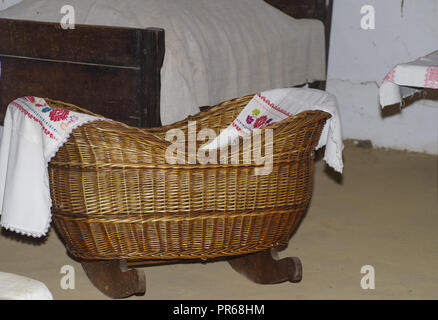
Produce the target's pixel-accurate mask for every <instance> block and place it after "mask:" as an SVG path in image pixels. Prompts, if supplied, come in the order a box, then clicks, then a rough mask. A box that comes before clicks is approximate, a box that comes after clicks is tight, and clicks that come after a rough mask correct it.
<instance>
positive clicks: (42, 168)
mask: <svg viewBox="0 0 438 320" xmlns="http://www.w3.org/2000/svg"><path fill="white" fill-rule="evenodd" d="M100 119H103V118H97V117H94V116H90V115H87V114H82V113H76V112H72V111H68V110H63V109H52V108H50V107H49V106H48V105H47V104H46V102H45V101H44V99H41V98H36V97H23V98H19V99H16V100H14V101H13V102H11V103H10V104H9V106H8V109H7V111H6V116H5V121H4V130H3V134H2V137H1V140H0V214H1V221H0V223H1V226H2V227H4V228H6V229H8V230H11V231H15V232H18V233H21V234H23V235H27V236H32V237H41V236H44V235H46V233H47V231H48V229H49V226H50V222H51V212H50V209H51V206H52V201H51V197H50V185H49V176H48V170H47V167H48V163H49V161H50V159H51V158H52V157H53V156H54V155H55V154H56V152H57V151H58V149H59V148H60V147H61V146H62V145H63V144H64V142H65V141H67V138H68V136H69V135H70V133H71V131H72V130H73V129H74V128H76V127H78V126H80V125H82V124H84V123H87V122H90V121H96V120H100Z"/></svg>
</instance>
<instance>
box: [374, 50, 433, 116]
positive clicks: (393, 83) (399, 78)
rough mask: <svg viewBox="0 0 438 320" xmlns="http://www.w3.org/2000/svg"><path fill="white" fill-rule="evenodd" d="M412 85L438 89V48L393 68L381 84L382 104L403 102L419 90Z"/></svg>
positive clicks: (383, 105)
mask: <svg viewBox="0 0 438 320" xmlns="http://www.w3.org/2000/svg"><path fill="white" fill-rule="evenodd" d="M411 87H419V88H431V89H438V50H437V51H434V52H432V53H430V54H428V55H427V56H425V57H422V58H419V59H417V60H415V61H412V62H408V63H402V64H398V65H396V66H395V67H394V68H392V70H391V71H390V72H389V73H388V74H387V75H386V77H385V78H384V79H383V82H382V84H381V85H380V105H381V106H382V108H383V107H385V106H388V105H392V104H395V103H401V102H402V99H403V98H406V97H407V96H410V95H412V94H414V93H415V92H416V91H417V90H418V89H415V88H411Z"/></svg>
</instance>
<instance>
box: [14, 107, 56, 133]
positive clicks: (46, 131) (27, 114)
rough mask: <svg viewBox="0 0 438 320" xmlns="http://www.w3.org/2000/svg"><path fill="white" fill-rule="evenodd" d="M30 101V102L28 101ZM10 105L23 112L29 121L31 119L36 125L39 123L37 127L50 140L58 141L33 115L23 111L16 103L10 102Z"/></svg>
mask: <svg viewBox="0 0 438 320" xmlns="http://www.w3.org/2000/svg"><path fill="white" fill-rule="evenodd" d="M29 101H30V100H29ZM11 104H12V105H13V106H15V107H17V108H18V109H19V110H20V111H21V112H23V113H24V114H25V115H26V116H27V117H28V118H29V119H32V120H34V121H36V122H37V123H39V125H40V126H41V128H42V129H43V131H44V133H45V134H46V135H47V136H49V137H50V138H51V139H53V140H58V139H57V138H56V137H55V136H54V135H53V133H51V132H50V131H49V130H47V129H46V127H44V124H43V123H42V122H41V120H40V119H37V118H36V117H34V116H33V115H31V114H30V113H29V112H28V111H27V110H26V109H24V108H23V107H22V106H21V105H19V104H18V103H16V102H15V101H13V102H11Z"/></svg>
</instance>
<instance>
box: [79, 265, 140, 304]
mask: <svg viewBox="0 0 438 320" xmlns="http://www.w3.org/2000/svg"><path fill="white" fill-rule="evenodd" d="M81 264H82V268H83V269H84V271H85V273H86V274H87V276H88V278H89V279H90V281H91V282H92V283H93V285H94V286H95V287H96V288H97V289H99V290H100V291H101V292H102V293H104V294H105V295H107V296H108V297H111V298H115V299H120V298H126V297H129V296H132V295H133V294H136V295H142V294H144V293H145V291H146V278H145V275H144V272H143V271H141V270H137V269H129V268H128V267H127V264H126V261H125V260H111V261H82V262H81Z"/></svg>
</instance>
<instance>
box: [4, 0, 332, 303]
mask: <svg viewBox="0 0 438 320" xmlns="http://www.w3.org/2000/svg"><path fill="white" fill-rule="evenodd" d="M265 1H266V2H268V3H270V4H271V5H273V6H275V7H276V8H278V9H279V10H282V11H283V12H285V13H286V14H288V15H290V16H292V17H294V18H313V19H319V20H321V21H323V23H324V25H325V30H326V56H327V57H328V46H329V39H330V25H331V17H332V8H333V0H265ZM164 54H165V46H164V30H163V29H157V28H147V29H134V28H120V27H105V26H85V25H76V28H75V29H73V30H63V29H62V28H61V26H60V24H58V23H44V22H35V21H19V20H10V19H0V63H1V65H0V72H1V74H0V124H1V123H3V119H4V115H5V111H6V107H7V105H8V104H9V102H11V101H12V100H14V99H15V98H17V97H21V96H24V95H32V96H40V97H49V98H52V99H56V100H62V101H66V102H69V103H73V104H76V105H79V106H81V107H84V108H86V109H89V110H91V111H93V112H95V113H98V114H101V115H104V116H106V117H109V118H112V119H114V120H118V121H122V122H124V123H127V124H129V125H133V126H143V127H153V126H160V125H161V121H160V87H161V79H160V72H161V67H162V64H163V59H164ZM309 85H310V86H312V87H319V88H323V87H324V82H318V83H312V84H309ZM248 94H250V93H248ZM277 249H279V248H275V249H272V250H268V251H263V252H260V253H255V254H250V255H245V256H240V257H233V258H229V259H228V261H229V263H230V264H231V266H232V267H233V268H234V269H235V270H236V271H238V272H240V273H242V274H243V275H245V276H246V277H248V278H249V279H250V280H252V281H254V282H257V283H279V282H283V281H291V282H296V281H299V280H300V279H301V265H300V263H299V260H298V259H297V258H284V259H281V260H276V259H274V258H273V256H272V254H273V253H274V252H275V251H276V250H277ZM170 262H176V261H170ZM81 263H82V266H83V268H84V270H85V272H86V273H87V275H88V277H89V278H90V280H91V281H92V282H93V284H94V285H95V286H96V287H97V288H98V289H100V290H101V291H102V292H103V293H105V294H106V295H108V296H110V297H113V298H121V297H127V296H130V295H132V294H142V293H144V292H145V288H146V287H145V277H144V274H143V273H141V272H140V271H139V270H136V269H129V267H135V266H139V265H145V264H148V262H144V261H140V262H127V261H88V262H86V261H82V262H81ZM151 263H157V262H149V264H151Z"/></svg>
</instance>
